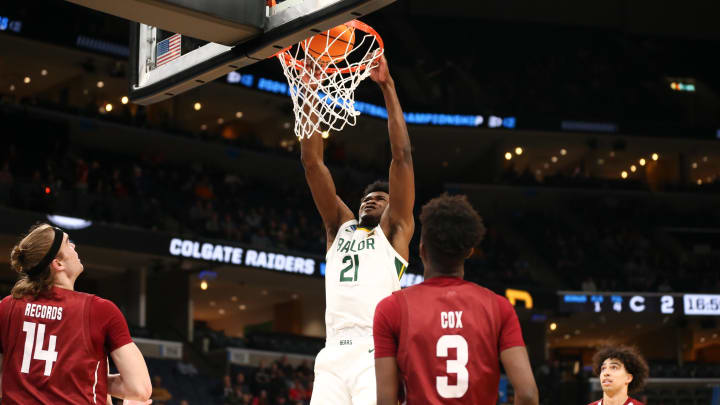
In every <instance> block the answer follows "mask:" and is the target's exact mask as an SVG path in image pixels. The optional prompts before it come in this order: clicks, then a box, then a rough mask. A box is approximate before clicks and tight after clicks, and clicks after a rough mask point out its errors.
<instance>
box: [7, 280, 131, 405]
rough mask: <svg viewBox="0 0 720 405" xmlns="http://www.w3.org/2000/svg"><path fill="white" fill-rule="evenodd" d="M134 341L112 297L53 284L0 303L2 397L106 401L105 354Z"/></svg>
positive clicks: (31, 401) (27, 400)
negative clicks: (44, 290) (33, 295)
mask: <svg viewBox="0 0 720 405" xmlns="http://www.w3.org/2000/svg"><path fill="white" fill-rule="evenodd" d="M130 342H132V340H131V339H130V334H129V332H128V328H127V324H126V323H125V319H124V318H123V316H122V314H121V313H120V311H119V310H118V309H117V307H116V306H115V305H114V304H112V303H111V302H110V301H107V300H103V299H101V298H98V297H95V296H93V295H90V294H84V293H79V292H75V291H70V290H66V289H62V288H58V287H53V288H52V289H51V290H50V291H49V292H48V293H47V294H45V295H42V296H39V297H38V298H37V299H35V300H30V299H14V298H12V297H11V296H8V297H5V299H3V300H2V302H0V343H1V345H0V347H1V348H2V354H3V359H2V361H3V363H2V402H3V405H7V404H23V405H27V404H105V403H106V401H107V373H108V368H107V355H108V354H109V353H110V352H111V351H112V350H115V349H116V348H118V347H121V346H124V345H125V344H127V343H130Z"/></svg>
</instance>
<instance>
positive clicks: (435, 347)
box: [373, 277, 525, 405]
mask: <svg viewBox="0 0 720 405" xmlns="http://www.w3.org/2000/svg"><path fill="white" fill-rule="evenodd" d="M373 338H374V341H375V358H376V359H377V358H382V357H395V358H396V359H397V363H398V368H399V369H400V374H401V377H402V380H403V382H404V384H405V390H406V399H407V404H408V405H417V404H433V405H436V404H437V405H440V404H457V405H461V404H463V405H465V404H473V405H495V404H496V403H497V397H498V384H499V382H500V353H501V352H502V351H503V350H506V349H509V348H511V347H514V346H524V345H525V343H524V341H523V338H522V332H521V330H520V322H519V321H518V318H517V315H516V314H515V310H514V309H513V307H512V305H510V302H508V300H507V299H505V297H501V296H499V295H497V294H495V293H493V292H492V291H490V290H488V289H486V288H483V287H481V286H479V285H477V284H474V283H471V282H469V281H464V280H462V279H460V278H456V277H433V278H429V279H426V280H425V281H424V282H422V283H420V284H418V285H415V286H413V287H409V288H406V289H404V290H403V291H398V292H396V293H394V294H393V295H392V296H390V297H387V298H385V299H384V300H382V301H381V302H380V303H379V304H378V306H377V309H376V310H375V325H374V329H373Z"/></svg>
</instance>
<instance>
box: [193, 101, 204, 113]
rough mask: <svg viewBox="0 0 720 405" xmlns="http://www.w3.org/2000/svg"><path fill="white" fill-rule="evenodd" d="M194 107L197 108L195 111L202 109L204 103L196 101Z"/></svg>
mask: <svg viewBox="0 0 720 405" xmlns="http://www.w3.org/2000/svg"><path fill="white" fill-rule="evenodd" d="M193 108H194V109H195V111H200V109H201V108H202V104H200V103H197V102H196V103H195V104H194V105H193Z"/></svg>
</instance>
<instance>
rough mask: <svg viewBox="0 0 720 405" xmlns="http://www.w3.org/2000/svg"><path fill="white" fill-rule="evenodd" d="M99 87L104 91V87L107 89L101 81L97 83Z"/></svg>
mask: <svg viewBox="0 0 720 405" xmlns="http://www.w3.org/2000/svg"><path fill="white" fill-rule="evenodd" d="M97 86H98V89H102V88H103V87H105V83H103V81H102V80H100V81H99V82H97Z"/></svg>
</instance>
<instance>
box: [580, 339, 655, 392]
mask: <svg viewBox="0 0 720 405" xmlns="http://www.w3.org/2000/svg"><path fill="white" fill-rule="evenodd" d="M593 371H594V372H595V375H597V376H598V378H600V386H601V387H602V390H603V398H602V399H601V400H599V401H595V402H593V403H591V404H590V405H644V404H643V403H642V402H640V401H638V400H637V399H633V398H630V396H629V394H632V393H634V392H638V391H640V390H642V389H643V387H644V386H645V380H647V378H648V374H649V369H648V365H647V362H646V361H645V359H644V358H643V356H642V354H640V352H639V351H638V350H637V348H635V347H630V346H617V347H604V348H602V349H600V350H598V352H597V353H595V355H594V356H593Z"/></svg>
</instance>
